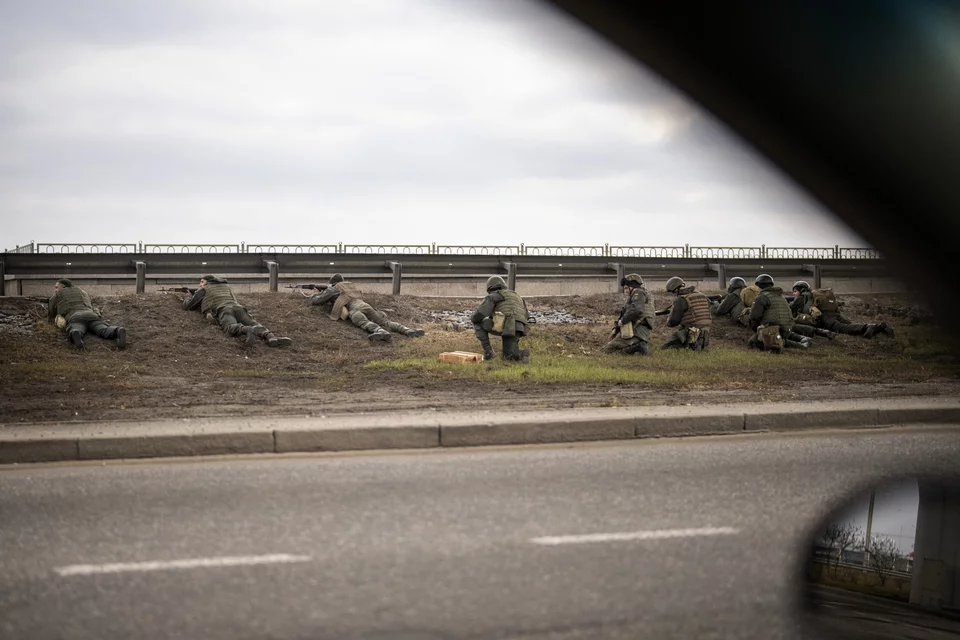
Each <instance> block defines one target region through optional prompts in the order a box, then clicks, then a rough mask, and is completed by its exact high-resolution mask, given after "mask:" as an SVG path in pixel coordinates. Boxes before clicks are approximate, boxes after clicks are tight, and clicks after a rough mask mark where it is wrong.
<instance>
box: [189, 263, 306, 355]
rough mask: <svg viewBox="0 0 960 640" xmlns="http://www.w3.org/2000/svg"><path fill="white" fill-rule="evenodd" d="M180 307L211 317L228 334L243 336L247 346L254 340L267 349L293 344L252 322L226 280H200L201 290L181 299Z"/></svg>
mask: <svg viewBox="0 0 960 640" xmlns="http://www.w3.org/2000/svg"><path fill="white" fill-rule="evenodd" d="M183 308H184V309H186V310H187V311H199V312H200V313H203V314H204V315H207V316H213V317H214V318H215V319H216V321H217V324H218V325H220V328H221V329H223V332H224V333H226V334H227V335H231V336H240V335H245V336H246V337H247V346H253V345H254V344H256V343H257V339H261V340H263V341H264V342H266V343H267V346H269V347H286V346H288V345H291V344H293V340H291V339H290V338H285V337H282V336H277V335H275V334H274V333H273V332H271V331H269V330H268V329H267V328H266V327H264V326H263V325H262V324H260V323H259V322H257V321H256V320H254V319H253V316H251V315H250V312H249V311H247V310H246V309H245V308H244V307H243V305H241V304H240V303H239V302H238V301H237V298H236V297H235V296H234V295H233V291H231V289H230V285H229V284H228V283H227V279H226V278H218V277H217V276H203V277H202V278H200V288H199V289H197V291H196V292H195V293H192V294H188V295H187V296H186V297H185V298H184V299H183Z"/></svg>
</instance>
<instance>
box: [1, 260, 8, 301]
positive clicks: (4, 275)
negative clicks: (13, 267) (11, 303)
mask: <svg viewBox="0 0 960 640" xmlns="http://www.w3.org/2000/svg"><path fill="white" fill-rule="evenodd" d="M5 295H7V269H6V267H5V265H4V264H3V260H0V296H5Z"/></svg>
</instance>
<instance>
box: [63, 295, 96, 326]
mask: <svg viewBox="0 0 960 640" xmlns="http://www.w3.org/2000/svg"><path fill="white" fill-rule="evenodd" d="M55 295H56V296H58V297H57V301H56V305H57V315H58V316H63V317H64V318H66V319H67V321H69V320H70V315H71V314H73V313H76V312H77V311H89V310H91V309H92V308H93V307H92V306H91V304H90V296H88V295H87V294H86V292H85V291H83V290H82V289H78V288H77V287H64V288H63V289H61V290H60V293H57V294H55Z"/></svg>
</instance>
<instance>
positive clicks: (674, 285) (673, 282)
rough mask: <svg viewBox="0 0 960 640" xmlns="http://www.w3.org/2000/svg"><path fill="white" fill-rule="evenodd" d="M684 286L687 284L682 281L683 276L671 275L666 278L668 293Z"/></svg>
mask: <svg viewBox="0 0 960 640" xmlns="http://www.w3.org/2000/svg"><path fill="white" fill-rule="evenodd" d="M685 286H687V283H686V282H684V281H683V278H679V277H677V276H673V277H672V278H670V279H669V280H667V291H669V292H670V293H676V292H677V291H679V290H680V289H682V288H683V287H685Z"/></svg>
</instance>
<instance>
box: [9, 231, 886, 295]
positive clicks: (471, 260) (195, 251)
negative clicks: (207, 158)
mask: <svg viewBox="0 0 960 640" xmlns="http://www.w3.org/2000/svg"><path fill="white" fill-rule="evenodd" d="M317 248H320V249H325V251H313V250H311V249H317ZM25 249H29V250H25ZM58 249H69V250H70V251H65V252H64V251H60V250H58ZM114 249H117V250H116V251H115V250H114ZM148 249H149V251H147V250H148ZM251 249H274V250H273V251H266V250H261V251H256V250H253V251H251ZM360 249H364V251H360ZM386 249H389V250H390V252H389V253H387V252H385V251H384V250H386ZM414 250H416V251H414ZM208 273H212V274H216V275H223V276H226V277H228V278H229V279H230V282H231V284H234V285H236V290H237V291H241V292H244V291H277V290H279V289H280V288H283V287H284V286H285V285H288V284H300V283H308V282H324V281H326V279H327V278H329V276H330V275H332V274H333V273H342V274H343V275H344V276H346V277H348V278H350V279H351V280H354V281H358V282H361V283H363V287H364V289H365V290H368V291H371V292H374V293H387V294H393V295H401V294H403V295H412V296H464V297H470V296H481V295H483V294H484V281H485V280H486V278H487V277H489V276H491V275H502V276H503V277H504V278H505V279H507V281H508V284H509V285H510V286H511V287H512V288H515V289H517V290H518V291H519V292H520V293H522V294H523V295H525V296H546V295H576V294H580V295H585V294H595V293H609V292H616V291H619V280H620V278H621V277H623V275H624V274H626V273H639V274H641V275H642V276H643V277H644V279H645V280H646V281H647V284H648V287H649V288H651V289H653V290H656V289H663V286H664V284H665V283H666V281H667V280H668V279H669V278H671V277H673V276H680V277H682V278H684V279H685V280H686V281H687V282H688V283H690V284H697V285H698V286H699V287H700V288H702V289H706V290H716V289H725V288H726V283H727V280H728V278H730V277H732V276H740V277H743V278H745V279H747V280H748V281H749V280H752V279H753V278H754V277H756V275H757V274H759V273H769V274H770V275H772V276H773V277H774V278H775V279H776V280H777V281H778V282H779V283H781V284H783V285H784V286H785V287H786V288H789V287H790V285H792V284H793V282H794V281H796V280H800V279H803V280H807V281H808V282H810V283H811V285H814V286H818V285H823V286H830V287H833V288H834V290H835V291H837V292H838V293H897V292H902V291H904V290H905V289H904V287H903V284H902V283H901V282H900V281H899V280H898V279H897V278H896V277H895V274H892V273H890V272H889V271H888V270H887V267H886V263H885V261H884V260H883V259H882V258H881V257H880V256H879V255H878V254H877V253H876V252H875V251H874V250H872V249H846V248H840V247H824V248H784V247H765V246H761V247H690V246H688V245H684V246H680V247H612V246H609V245H603V246H598V247H533V246H525V245H519V246H516V247H443V246H437V245H424V246H422V247H421V246H388V247H384V246H360V245H350V246H346V245H332V246H323V247H316V246H313V245H310V246H302V247H301V246H298V247H295V248H291V247H289V246H282V247H279V248H278V247H275V246H270V247H266V246H259V245H143V244H142V243H139V244H138V243H131V244H129V245H55V244H49V243H48V244H31V245H28V246H27V247H18V248H17V250H15V251H9V252H6V253H3V254H0V295H8V296H9V295H13V296H19V295H47V294H48V293H49V291H50V289H51V287H52V286H53V283H54V282H55V280H56V279H57V278H61V277H69V278H71V279H72V280H74V282H75V283H76V284H77V285H78V286H82V287H83V288H84V289H87V290H88V291H89V292H90V293H92V294H95V295H109V294H120V293H134V292H138V293H145V292H150V291H155V290H157V289H159V288H163V287H169V286H183V285H193V284H195V283H196V282H197V281H198V280H199V278H200V276H202V275H204V274H208Z"/></svg>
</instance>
